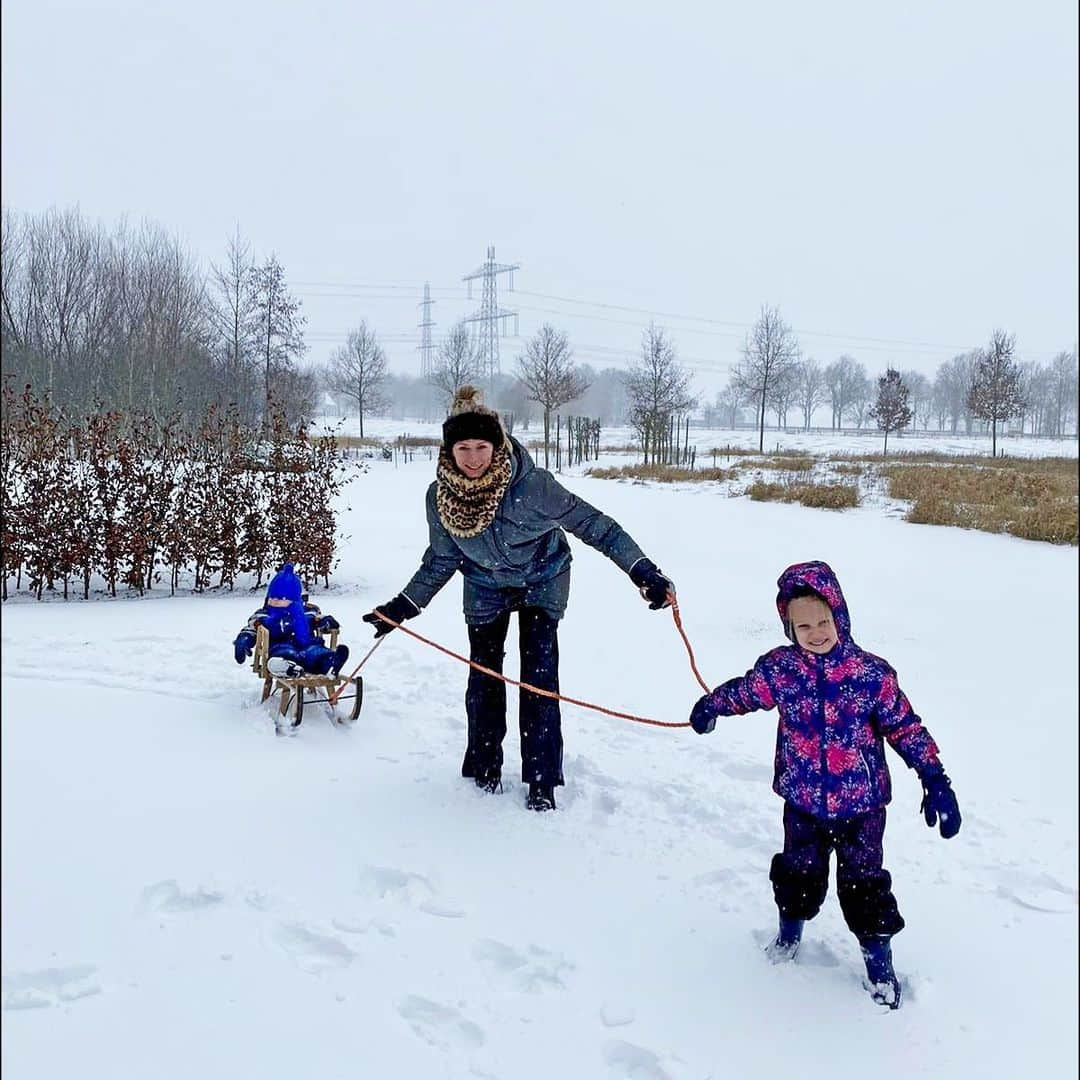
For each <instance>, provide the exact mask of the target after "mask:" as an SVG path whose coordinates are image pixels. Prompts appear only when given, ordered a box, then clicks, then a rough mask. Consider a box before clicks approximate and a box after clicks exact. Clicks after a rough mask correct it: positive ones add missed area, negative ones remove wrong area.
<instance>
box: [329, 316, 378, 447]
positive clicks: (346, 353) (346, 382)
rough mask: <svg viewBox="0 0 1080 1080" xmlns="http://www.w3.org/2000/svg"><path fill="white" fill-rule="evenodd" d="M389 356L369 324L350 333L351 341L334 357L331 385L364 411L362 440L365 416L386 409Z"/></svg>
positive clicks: (331, 359) (361, 422) (361, 428)
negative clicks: (384, 390) (387, 356)
mask: <svg viewBox="0 0 1080 1080" xmlns="http://www.w3.org/2000/svg"><path fill="white" fill-rule="evenodd" d="M385 382H386V353H384V352H383V350H382V346H381V345H380V344H379V342H378V340H377V339H376V337H375V331H374V330H372V329H370V328H369V327H368V324H367V323H366V322H361V323H360V325H359V326H358V327H357V328H356V329H355V330H353V331H351V332H350V334H349V337H348V340H347V341H346V343H345V344H344V345H342V346H341V348H339V349H337V350H335V352H334V353H333V355H332V356H331V357H330V371H329V374H328V375H327V385H328V386H329V388H330V389H331V390H332V391H334V392H335V393H338V394H342V395H343V396H344V397H348V398H352V400H353V401H355V402H356V407H357V409H358V410H359V412H360V438H363V437H364V416H365V414H366V415H368V416H370V415H371V414H372V413H376V412H379V411H380V410H381V409H384V408H385V407H386V396H385V394H384V393H383V384H384V383H385Z"/></svg>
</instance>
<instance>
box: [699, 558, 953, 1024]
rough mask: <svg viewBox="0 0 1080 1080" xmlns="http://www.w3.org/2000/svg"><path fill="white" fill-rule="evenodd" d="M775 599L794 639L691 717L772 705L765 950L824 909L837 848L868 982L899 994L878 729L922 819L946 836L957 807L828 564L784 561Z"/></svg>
mask: <svg viewBox="0 0 1080 1080" xmlns="http://www.w3.org/2000/svg"><path fill="white" fill-rule="evenodd" d="M777 585H778V587H779V592H778V593H777V597H776V607H777V610H778V611H779V613H780V621H781V622H782V623H783V625H784V633H785V634H786V635H787V637H788V638H789V639H790V640H791V642H792V644H791V645H787V646H782V647H780V648H777V649H773V650H772V651H771V652H768V653H766V654H765V655H764V656H762V657H759V659H758V661H757V663H755V664H754V667H753V669H752V670H750V671H749V672H747V673H746V675H745V676H743V677H742V678H741V679H731V680H729V681H728V682H725V683H723V684H722V685H720V686H718V687H717V688H716V689H715V690H713V691H712V693H710V694H706V695H705V696H704V697H703V698H701V699H700V701H698V703H697V704H696V705H695V706H694V710H693V712H692V713H691V715H690V724H691V726H692V727H693V729H694V730H695V731H696V732H697V733H698V734H699V735H704V734H706V733H707V732H710V731H712V730H713V728H714V727H715V726H716V718H717V717H718V716H734V715H742V714H743V713H748V712H753V711H754V710H755V709H771V708H773V707H774V706H775V707H776V708H777V709H778V710H779V713H780V721H779V724H778V727H777V736H776V760H775V775H774V778H773V790H774V791H775V792H776V793H777V795H779V796H780V797H781V798H782V799H783V800H784V850H783V851H782V852H780V853H779V854H777V855H774V856H773V860H772V867H771V869H770V871H769V879H770V880H771V881H772V884H773V895H774V897H775V899H776V906H777V907H778V908H779V909H780V929H779V932H778V933H777V936H776V939H775V940H774V941H773V942H772V943H771V944H770V945H769V947H768V949H767V950H766V951H767V952H768V954H769V957H770V959H772V960H773V961H774V962H780V961H783V960H791V959H794V957H795V953H796V952H797V951H798V947H799V942H800V941H801V939H802V931H803V924H804V923H805V922H806V920H807V919H812V918H813V917H814V916H815V915H816V914H817V913H818V911H820V910H821V905H822V902H823V901H824V899H825V893H826V891H827V890H828V884H829V853H830V852H831V851H833V850H835V851H836V892H837V896H838V897H839V900H840V909H841V911H842V912H843V915H844V921H845V922H846V923H847V925H848V927H849V929H850V930H851V932H852V933H853V934H855V936H856V937H857V938H858V939H859V944H860V946H861V948H862V954H863V959H864V960H865V962H866V974H867V979H868V980H869V987H868V989H869V990H870V991H871V993H872V995H873V997H874V1000H875V1001H877V1002H878V1003H879V1004H882V1005H888V1006H889V1007H890V1008H893V1009H896V1008H899V1006H900V982H899V980H898V979H897V977H896V974H895V972H894V971H893V965H892V949H891V945H890V939H891V938H892V936H893V934H896V933H898V932H899V931H900V930H902V929H903V928H904V920H903V918H902V917H901V916H900V912H899V910H898V909H897V906H896V898H895V897H894V896H893V893H892V879H891V877H890V876H889V872H888V871H887V870H885V869H884V868H883V866H882V836H883V834H884V831H885V806H886V804H887V803H888V802H889V801H890V799H891V798H892V783H891V780H890V777H889V769H888V765H887V764H886V761H885V745H884V740H888V742H889V745H890V746H891V747H892V748H893V749H894V750H895V751H896V752H897V753H898V754H899V755H900V757H901V758H902V759H903V761H904V763H905V764H906V765H907V766H908V768H910V769H914V770H915V771H916V772H917V773H918V775H919V779H920V780H922V784H923V792H924V795H923V802H922V810H923V812H924V814H925V817H926V823H927V825H930V826H933V825H934V824H935V823H937V821H938V819H940V829H941V835H942V836H944V837H945V838H946V839H948V838H949V837H952V836H955V835H956V834H957V832H958V831H959V830H960V810H959V807H958V806H957V803H956V796H955V795H954V794H953V791H952V785H951V784H950V782H949V778H948V777H947V776H946V775H945V770H944V769H943V768H942V766H941V762H940V761H939V760H938V748H937V745H936V744H935V743H934V740H933V739H932V738H931V737H930V733H929V732H928V731H927V730H926V728H925V727H923V724H922V721H921V720H920V719H919V717H918V716H916V714H915V713H914V712H913V711H912V708H911V704H910V702H909V701H908V699H907V698H906V697H905V696H904V693H903V691H902V690H901V689H900V687H899V685H898V683H897V680H896V672H895V671H893V669H892V668H891V667H890V666H889V665H888V664H887V663H886V662H885V661H884V660H882V659H881V658H880V657H877V656H874V655H873V654H872V653H868V652H866V651H864V650H863V649H861V648H860V647H859V646H858V645H856V644H855V642H854V641H852V639H851V621H850V619H849V618H848V610H847V605H846V604H845V602H844V595H843V593H842V592H841V591H840V583H839V582H838V581H837V580H836V575H835V574H834V573H833V572H832V570H831V569H830V568H829V567H828V566H827V565H826V564H825V563H823V562H807V563H798V564H797V565H795V566H789V567H788V568H787V569H786V570H785V571H784V572H783V574H781V575H780V580H779V581H778V582H777Z"/></svg>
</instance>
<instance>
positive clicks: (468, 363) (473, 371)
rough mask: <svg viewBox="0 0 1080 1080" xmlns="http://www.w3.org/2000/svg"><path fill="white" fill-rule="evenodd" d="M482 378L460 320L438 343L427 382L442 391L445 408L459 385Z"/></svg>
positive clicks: (467, 329)
mask: <svg viewBox="0 0 1080 1080" xmlns="http://www.w3.org/2000/svg"><path fill="white" fill-rule="evenodd" d="M483 377H484V372H483V369H482V367H481V365H480V362H479V360H478V359H477V357H476V352H475V351H474V349H473V344H472V340H471V339H470V337H469V326H468V323H466V322H465V321H464V320H462V321H461V322H459V323H457V324H456V325H455V326H454V327H453V328H452V329H451V330H450V333H449V334H447V335H446V337H445V339H444V340H443V342H442V343H441V344H440V345H439V355H438V358H437V360H436V361H435V366H434V367H433V368H432V371H431V375H430V376H429V378H430V381H431V384H432V386H434V387H435V388H436V389H437V390H438V391H439V392H440V393H441V394H442V396H443V398H444V399H445V407H446V408H449V407H450V404H451V402H452V401H453V400H454V394H456V393H457V390H458V387H459V386H465V385H467V384H468V383H474V382H480V381H481V379H483Z"/></svg>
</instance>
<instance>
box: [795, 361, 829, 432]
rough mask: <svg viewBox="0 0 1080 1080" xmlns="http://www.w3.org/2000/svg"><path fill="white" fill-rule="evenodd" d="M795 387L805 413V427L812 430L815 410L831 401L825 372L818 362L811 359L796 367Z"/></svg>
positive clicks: (801, 362)
mask: <svg viewBox="0 0 1080 1080" xmlns="http://www.w3.org/2000/svg"><path fill="white" fill-rule="evenodd" d="M795 387H796V391H797V395H798V397H797V400H798V403H799V406H800V407H801V408H802V412H803V427H804V428H806V430H807V431H809V430H810V423H811V421H812V420H813V416H814V410H815V409H816V408H817V407H818V406H819V405H824V404H825V403H826V402H827V401H828V400H829V387H828V386H827V385H826V383H825V372H824V371H822V370H821V367H820V365H819V364H818V362H817V361H816V360H815V359H814V358H813V357H811V358H810V359H808V360H803V361H800V362H799V363H798V364H796V365H795Z"/></svg>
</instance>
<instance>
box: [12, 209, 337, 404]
mask: <svg viewBox="0 0 1080 1080" xmlns="http://www.w3.org/2000/svg"><path fill="white" fill-rule="evenodd" d="M0 262H2V279H0V370H2V372H3V374H4V375H10V376H11V377H12V379H13V380H14V382H15V383H16V384H17V385H20V386H21V385H31V386H33V387H34V389H35V392H36V393H38V394H40V395H43V396H46V397H47V398H48V399H49V401H50V402H51V403H52V404H53V405H54V406H55V407H57V408H60V409H72V408H73V409H75V410H76V411H78V410H81V409H83V408H84V406H85V403H87V402H90V401H97V402H100V403H101V404H102V405H103V406H104V407H105V408H106V409H117V410H120V411H123V412H124V413H126V414H133V413H136V412H138V413H144V414H146V415H149V416H151V417H154V418H155V419H156V420H159V421H160V420H162V419H164V418H166V417H179V418H180V420H181V422H184V423H190V424H194V425H197V424H198V423H199V421H200V418H201V417H203V416H204V415H205V413H206V410H207V409H208V408H209V407H211V406H217V407H225V406H228V407H231V408H233V409H235V410H236V412H237V414H238V416H239V418H240V419H241V420H242V421H243V422H245V423H251V422H253V421H255V420H260V421H262V422H265V423H269V417H270V416H271V414H272V413H273V412H274V410H275V409H279V410H282V411H283V412H284V413H285V415H286V416H287V417H288V419H289V420H290V421H292V422H296V421H297V420H299V419H300V418H301V417H303V416H307V415H310V413H311V411H312V409H313V407H314V405H315V396H316V393H317V390H318V386H317V381H316V379H315V377H314V376H313V375H312V374H310V373H306V372H303V371H301V370H300V369H299V368H298V362H299V361H300V360H301V358H302V357H303V355H304V353H305V351H306V346H305V343H304V334H303V327H304V315H303V312H302V310H301V304H300V301H298V300H297V299H295V298H294V297H293V296H292V294H291V293H290V291H289V288H288V286H287V283H286V280H285V271H284V268H283V267H282V266H281V264H280V262H279V261H278V259H277V257H276V256H275V255H274V254H270V255H267V256H266V257H265V258H261V259H256V258H255V257H254V255H253V253H252V248H251V244H250V243H249V242H248V241H246V240H245V239H244V238H243V237H242V236H241V235H240V233H239V231H237V233H236V234H235V235H234V236H233V237H232V238H230V239H229V241H228V243H227V246H226V251H225V254H224V257H223V258H222V259H221V261H220V262H219V263H213V264H211V266H210V269H209V271H204V270H203V269H202V268H201V267H200V265H199V262H198V260H197V259H196V258H195V257H194V256H193V255H192V254H191V253H189V252H188V251H187V250H186V249H185V248H184V246H183V245H182V244H181V243H180V241H179V240H178V239H177V238H175V237H173V236H171V235H169V233H167V232H166V231H165V230H164V229H163V228H161V227H160V226H158V225H155V224H153V223H150V222H143V223H142V224H140V225H138V226H131V225H129V224H128V223H127V222H126V221H121V222H120V223H119V225H117V226H116V227H115V228H113V229H111V230H110V229H106V228H105V227H104V226H102V225H100V224H95V223H91V222H88V221H86V220H84V219H83V217H82V216H81V214H80V213H79V211H78V210H77V209H69V210H55V209H53V210H48V211H45V212H44V213H40V214H25V213H20V212H17V211H15V210H12V209H10V208H4V210H3V214H2V226H0Z"/></svg>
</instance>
